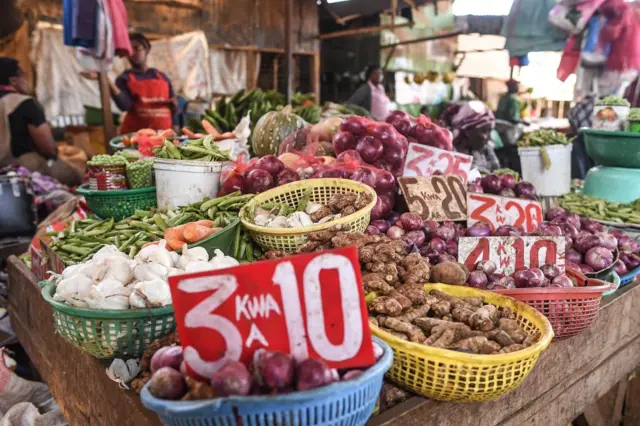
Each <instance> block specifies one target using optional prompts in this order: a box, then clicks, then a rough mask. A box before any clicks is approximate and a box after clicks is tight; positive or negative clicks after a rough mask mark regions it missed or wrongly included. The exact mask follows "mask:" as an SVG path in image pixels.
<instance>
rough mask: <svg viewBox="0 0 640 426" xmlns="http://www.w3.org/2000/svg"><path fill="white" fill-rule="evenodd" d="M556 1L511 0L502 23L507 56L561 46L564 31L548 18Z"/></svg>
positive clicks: (563, 39) (523, 54) (564, 37)
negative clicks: (508, 10) (552, 23)
mask: <svg viewBox="0 0 640 426" xmlns="http://www.w3.org/2000/svg"><path fill="white" fill-rule="evenodd" d="M555 5H556V1H555V0H514V2H513V5H512V6H511V10H510V12H509V16H507V18H506V19H505V21H504V25H503V27H502V35H503V36H504V37H506V39H507V40H506V43H505V49H507V50H508V51H509V55H510V56H525V55H526V54H527V53H530V52H541V51H559V50H561V49H562V47H563V46H564V43H565V40H566V35H565V33H564V32H562V31H561V30H559V29H558V28H556V27H554V26H552V25H551V24H550V23H549V20H548V16H549V12H550V11H551V9H553V7H554V6H555Z"/></svg>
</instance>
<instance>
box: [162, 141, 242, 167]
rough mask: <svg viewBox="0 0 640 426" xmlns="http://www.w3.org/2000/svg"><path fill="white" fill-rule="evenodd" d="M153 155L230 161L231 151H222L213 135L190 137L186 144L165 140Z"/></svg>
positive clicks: (181, 158)
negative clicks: (176, 143) (175, 143)
mask: <svg viewBox="0 0 640 426" xmlns="http://www.w3.org/2000/svg"><path fill="white" fill-rule="evenodd" d="M153 155H154V156H156V157H158V158H167V159H175V160H196V161H230V160H231V157H229V153H228V152H226V151H222V150H221V149H220V148H218V146H217V145H216V144H215V142H214V140H213V136H211V135H207V136H205V137H203V138H200V139H190V140H188V141H187V142H186V143H185V144H184V145H178V146H176V145H174V144H173V143H172V142H171V141H168V140H165V141H164V145H162V146H160V147H158V148H155V149H154V151H153Z"/></svg>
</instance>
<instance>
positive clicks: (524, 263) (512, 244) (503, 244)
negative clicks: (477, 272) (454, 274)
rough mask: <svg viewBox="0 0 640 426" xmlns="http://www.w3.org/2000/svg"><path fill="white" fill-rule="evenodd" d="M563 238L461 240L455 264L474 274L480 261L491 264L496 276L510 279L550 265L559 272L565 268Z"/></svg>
mask: <svg viewBox="0 0 640 426" xmlns="http://www.w3.org/2000/svg"><path fill="white" fill-rule="evenodd" d="M564 255H565V238H564V237H460V238H459V239H458V262H460V263H463V264H464V265H465V266H466V267H467V269H469V270H473V269H475V268H474V266H475V264H476V263H478V262H480V261H481V260H492V261H493V262H494V263H495V264H496V266H497V267H498V269H497V271H496V272H503V273H505V274H507V275H511V274H512V273H514V272H515V271H517V270H519V269H523V268H525V267H527V268H539V267H541V266H543V265H545V264H547V263H553V264H554V265H556V266H557V267H558V268H560V270H561V271H562V272H564V265H565V257H564Z"/></svg>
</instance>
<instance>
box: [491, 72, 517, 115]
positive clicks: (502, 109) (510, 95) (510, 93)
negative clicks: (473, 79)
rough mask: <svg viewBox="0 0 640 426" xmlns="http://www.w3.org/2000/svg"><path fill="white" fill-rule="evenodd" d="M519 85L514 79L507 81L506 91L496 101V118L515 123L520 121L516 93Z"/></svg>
mask: <svg viewBox="0 0 640 426" xmlns="http://www.w3.org/2000/svg"><path fill="white" fill-rule="evenodd" d="M519 90H520V86H519V84H518V82H517V81H516V80H513V79H512V80H509V81H507V93H505V94H504V95H502V97H501V98H500V101H498V109H497V110H496V119H498V120H504V121H508V122H510V123H514V124H515V123H517V122H519V121H520V101H519V100H518V97H517V94H518V91H519Z"/></svg>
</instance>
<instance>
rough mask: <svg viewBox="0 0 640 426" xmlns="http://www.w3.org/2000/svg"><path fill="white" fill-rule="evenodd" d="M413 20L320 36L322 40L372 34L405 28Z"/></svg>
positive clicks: (410, 24) (411, 24)
mask: <svg viewBox="0 0 640 426" xmlns="http://www.w3.org/2000/svg"><path fill="white" fill-rule="evenodd" d="M412 26H413V22H406V23H404V24H400V25H377V26H375V27H364V28H353V29H350V30H342V31H334V32H331V33H326V34H320V35H319V36H318V38H319V39H320V40H328V39H331V38H337V37H346V36H352V35H358V34H370V33H379V32H380V31H384V30H393V29H396V28H404V27H412Z"/></svg>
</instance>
